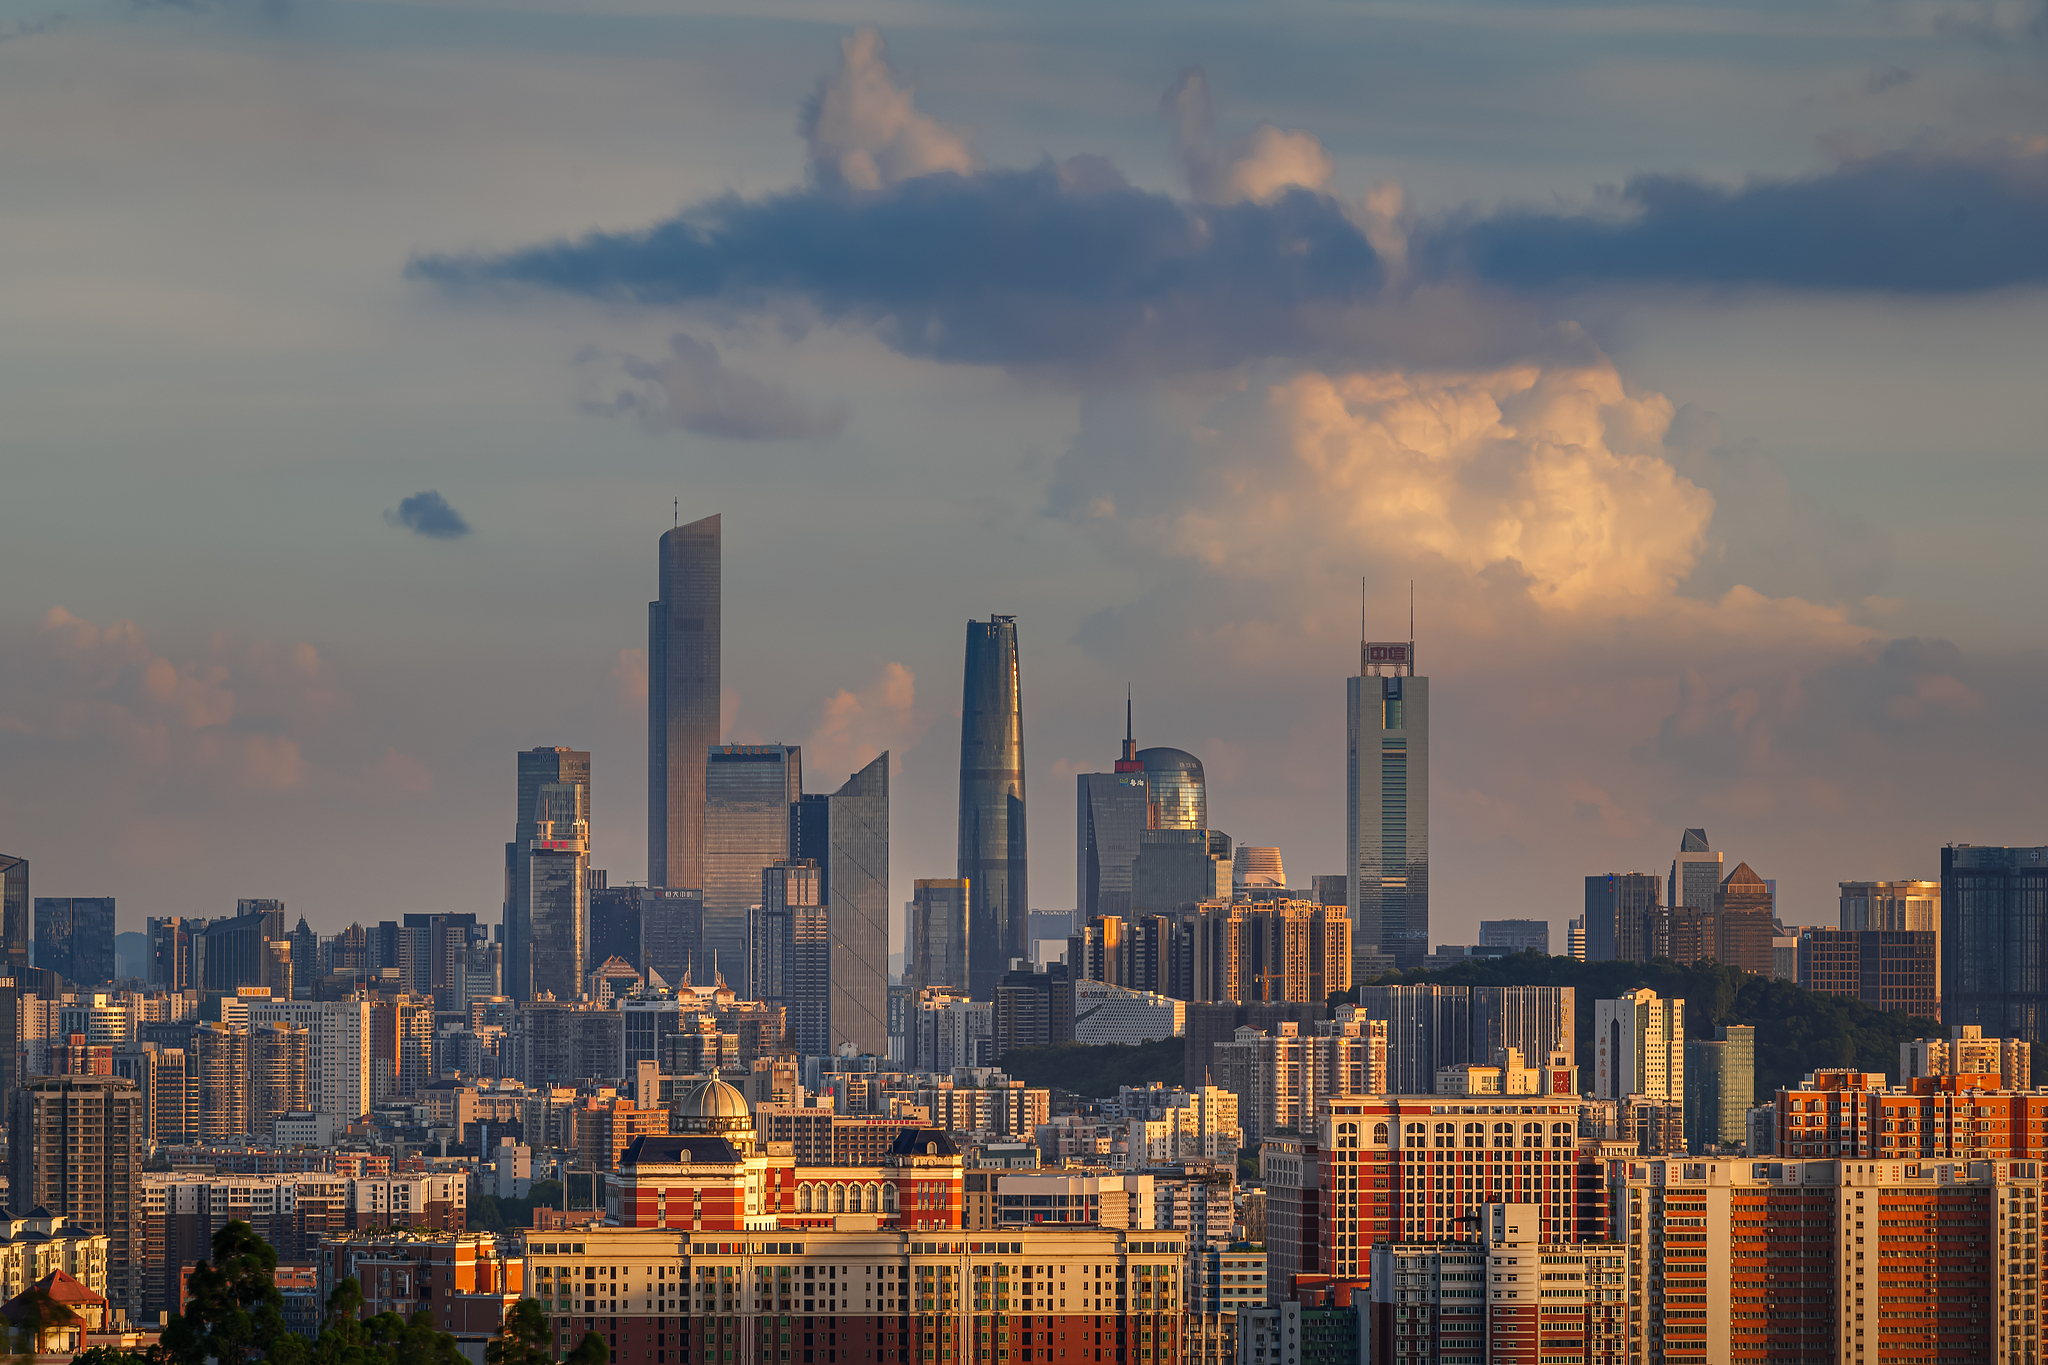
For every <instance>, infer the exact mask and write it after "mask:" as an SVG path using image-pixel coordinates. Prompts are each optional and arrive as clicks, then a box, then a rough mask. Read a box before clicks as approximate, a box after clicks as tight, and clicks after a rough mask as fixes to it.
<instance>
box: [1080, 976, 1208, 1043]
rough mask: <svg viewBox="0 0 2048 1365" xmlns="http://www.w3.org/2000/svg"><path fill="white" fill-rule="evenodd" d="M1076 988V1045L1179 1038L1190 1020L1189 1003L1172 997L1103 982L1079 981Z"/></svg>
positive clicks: (1144, 1041)
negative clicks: (1188, 1017) (1188, 1018)
mask: <svg viewBox="0 0 2048 1365" xmlns="http://www.w3.org/2000/svg"><path fill="white" fill-rule="evenodd" d="M1073 989H1074V1041H1075V1042H1077V1043H1096V1044H1100V1043H1123V1044H1127V1045H1128V1044H1135V1043H1146V1042H1154V1041H1156V1040H1158V1039H1161V1038H1177V1037H1179V1036H1180V1034H1181V1031H1182V1029H1183V1027H1184V1026H1185V1024H1186V1021H1187V1003H1186V1002H1185V1001H1181V1000H1175V999H1173V998H1172V997H1170V996H1165V995H1158V994H1155V993H1153V992H1151V991H1134V990H1127V989H1125V988H1124V987H1122V986H1111V985H1107V984H1105V983H1104V982H1101V981H1076V982H1075V983H1074V986H1073Z"/></svg>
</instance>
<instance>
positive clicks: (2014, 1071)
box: [1899, 1024, 2034, 1090]
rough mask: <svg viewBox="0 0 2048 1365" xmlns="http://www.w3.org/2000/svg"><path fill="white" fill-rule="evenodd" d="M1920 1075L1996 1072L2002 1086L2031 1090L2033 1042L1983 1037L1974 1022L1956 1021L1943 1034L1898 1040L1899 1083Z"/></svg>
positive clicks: (1981, 1031) (2010, 1088) (1985, 1073)
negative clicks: (1959, 1022)
mask: <svg viewBox="0 0 2048 1365" xmlns="http://www.w3.org/2000/svg"><path fill="white" fill-rule="evenodd" d="M1923 1076H1996V1077H1997V1078H1998V1084H1999V1088H2001V1089H2004V1090H2030V1089H2032V1088H2033V1084H2034V1045H2033V1044H2032V1043H2028V1042H2023V1041H2022V1040H2020V1039H2018V1038H1986V1037H1985V1036H1984V1030H1983V1029H1981V1028H1979V1027H1977V1025H1975V1024H1957V1025H1956V1026H1954V1027H1953V1028H1951V1029H1950V1030H1949V1031H1948V1037H1946V1038H1915V1039H1914V1040H1913V1041H1912V1042H1910V1043H1900V1044H1899V1084H1900V1085H1910V1084H1911V1083H1912V1082H1914V1081H1916V1080H1918V1079H1920V1078H1921V1077H1923Z"/></svg>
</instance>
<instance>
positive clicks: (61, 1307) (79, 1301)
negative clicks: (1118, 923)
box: [0, 1270, 109, 1355]
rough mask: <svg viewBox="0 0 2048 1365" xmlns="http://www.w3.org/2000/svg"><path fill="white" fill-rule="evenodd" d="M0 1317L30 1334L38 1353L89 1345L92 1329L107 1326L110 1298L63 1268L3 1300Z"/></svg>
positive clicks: (55, 1352) (45, 1353)
mask: <svg viewBox="0 0 2048 1365" xmlns="http://www.w3.org/2000/svg"><path fill="white" fill-rule="evenodd" d="M0 1318H5V1319H7V1322H8V1325H9V1326H10V1327H11V1328H12V1329H13V1330H14V1331H16V1332H23V1333H26V1334H28V1336H29V1337H30V1339H31V1340H32V1341H33V1343H34V1353H35V1354H36V1355H60V1354H63V1353H65V1352H77V1351H82V1350H84V1349H85V1338H86V1336H87V1335H88V1334H89V1333H95V1332H104V1331H106V1330H107V1323H108V1318H109V1315H108V1312H107V1299H106V1295H104V1294H96V1293H94V1292H93V1291H92V1290H90V1289H87V1288H86V1287H85V1286H84V1285H82V1284H80V1283H79V1282H78V1281H77V1280H74V1279H72V1278H71V1277H70V1276H69V1275H67V1274H65V1273H64V1272H63V1271H61V1270H53V1271H51V1272H50V1273H49V1274H47V1275H45V1276H43V1278H41V1279H40V1280H37V1281H36V1282H35V1283H34V1284H31V1285H30V1286H29V1287H28V1288H26V1289H24V1290H22V1291H21V1292H20V1293H19V1294H16V1295H15V1296H14V1297H13V1298H11V1299H9V1300H8V1301H7V1302H6V1303H4V1304H0Z"/></svg>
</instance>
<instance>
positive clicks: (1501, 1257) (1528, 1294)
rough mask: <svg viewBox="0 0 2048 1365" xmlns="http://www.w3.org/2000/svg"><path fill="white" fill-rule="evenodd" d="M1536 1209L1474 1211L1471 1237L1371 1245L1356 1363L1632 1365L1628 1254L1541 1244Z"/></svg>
mask: <svg viewBox="0 0 2048 1365" xmlns="http://www.w3.org/2000/svg"><path fill="white" fill-rule="evenodd" d="M1542 1213H1543V1210H1542V1206H1541V1205H1537V1204H1485V1205H1482V1206H1481V1207H1480V1208H1479V1209H1478V1210H1477V1212H1476V1214H1475V1217H1474V1221H1475V1222H1476V1224H1477V1226H1476V1228H1475V1229H1474V1231H1475V1232H1476V1233H1477V1236H1476V1238H1468V1239H1466V1240H1462V1241H1457V1242H1448V1243H1444V1242H1382V1243H1380V1244H1378V1245H1376V1246H1374V1247H1373V1249H1372V1267H1371V1274H1370V1276H1369V1279H1370V1281H1371V1293H1372V1304H1371V1307H1370V1308H1369V1309H1367V1310H1365V1311H1366V1322H1365V1324H1364V1327H1365V1336H1366V1342H1365V1350H1364V1351H1363V1352H1362V1354H1363V1356H1364V1358H1365V1359H1366V1360H1368V1361H1371V1362H1373V1365H1439V1363H1440V1362H1443V1361H1450V1360H1463V1361H1488V1362H1493V1361H1499V1362H1503V1365H1506V1362H1513V1363H1514V1365H1523V1362H1535V1361H1569V1362H1571V1365H1631V1361H1632V1360H1633V1361H1640V1360H1642V1359H1643V1356H1642V1354H1641V1350H1640V1344H1639V1345H1638V1351H1637V1353H1636V1354H1635V1355H1634V1356H1633V1357H1632V1356H1631V1355H1630V1353H1629V1340H1628V1327H1627V1314H1628V1310H1627V1308H1626V1307H1625V1304H1626V1303H1627V1300H1628V1290H1627V1264H1628V1261H1627V1248H1626V1247H1625V1246H1624V1245H1623V1244H1622V1243H1620V1242H1574V1243H1570V1244H1568V1245H1565V1244H1560V1243H1558V1242H1555V1241H1541V1240H1539V1238H1538V1234H1537V1227H1538V1224H1539V1223H1540V1222H1541V1221H1542Z"/></svg>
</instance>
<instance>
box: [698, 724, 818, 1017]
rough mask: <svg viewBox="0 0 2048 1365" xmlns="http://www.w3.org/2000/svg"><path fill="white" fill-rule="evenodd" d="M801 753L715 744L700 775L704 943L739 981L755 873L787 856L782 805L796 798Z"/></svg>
mask: <svg viewBox="0 0 2048 1365" xmlns="http://www.w3.org/2000/svg"><path fill="white" fill-rule="evenodd" d="M803 788H804V784H803V755H802V752H801V751H800V750H799V749H798V748H797V747H796V746H795V745H793V744H721V745H718V746H716V747H715V748H713V749H711V750H710V752H709V754H708V755H707V757H706V763H705V772H704V941H703V947H702V952H704V953H716V954H717V955H718V959H719V961H720V962H722V963H724V964H725V967H726V970H727V971H731V972H734V973H735V975H736V976H739V977H744V976H745V970H744V963H745V962H746V951H747V911H748V909H749V908H750V907H752V906H754V905H756V904H758V903H759V902H760V899H761V871H762V869H763V868H766V867H768V866H770V865H771V864H774V863H779V862H781V861H782V860H783V859H785V858H787V857H789V856H790V848H789V826H790V818H789V812H790V807H791V806H792V805H794V804H796V802H797V801H798V800H799V799H801V798H802V796H803Z"/></svg>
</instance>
